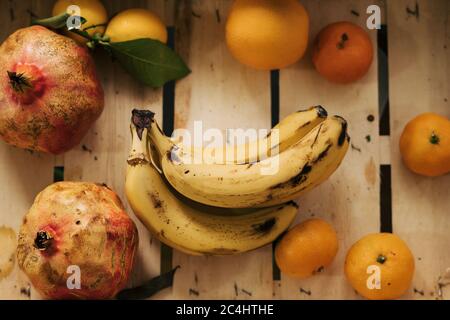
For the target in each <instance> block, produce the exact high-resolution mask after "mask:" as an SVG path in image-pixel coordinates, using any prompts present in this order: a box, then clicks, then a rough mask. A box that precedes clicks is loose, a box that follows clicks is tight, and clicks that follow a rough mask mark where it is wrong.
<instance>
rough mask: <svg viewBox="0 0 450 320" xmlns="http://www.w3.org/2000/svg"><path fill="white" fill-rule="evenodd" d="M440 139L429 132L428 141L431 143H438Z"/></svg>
mask: <svg viewBox="0 0 450 320" xmlns="http://www.w3.org/2000/svg"><path fill="white" fill-rule="evenodd" d="M440 140H441V139H439V137H438V136H437V135H436V133H435V132H434V131H433V132H432V133H431V136H430V143H431V144H439V141H440Z"/></svg>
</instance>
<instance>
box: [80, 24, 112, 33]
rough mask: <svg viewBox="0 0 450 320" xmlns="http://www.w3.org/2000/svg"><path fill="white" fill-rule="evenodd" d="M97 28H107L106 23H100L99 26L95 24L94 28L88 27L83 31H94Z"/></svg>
mask: <svg viewBox="0 0 450 320" xmlns="http://www.w3.org/2000/svg"><path fill="white" fill-rule="evenodd" d="M97 27H106V23H99V24H93V25H92V26H89V27H86V28H84V29H83V31H86V30H89V29H94V28H97Z"/></svg>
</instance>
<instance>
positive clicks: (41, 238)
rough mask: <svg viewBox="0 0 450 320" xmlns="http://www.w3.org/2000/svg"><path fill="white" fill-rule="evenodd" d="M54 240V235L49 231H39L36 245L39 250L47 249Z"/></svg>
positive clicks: (35, 241)
mask: <svg viewBox="0 0 450 320" xmlns="http://www.w3.org/2000/svg"><path fill="white" fill-rule="evenodd" d="M52 242H53V236H52V235H51V234H50V233H49V232H48V231H42V230H41V231H38V232H37V234H36V238H35V239H34V246H35V247H36V248H37V249H39V250H47V249H48V248H49V247H50V246H51V245H52Z"/></svg>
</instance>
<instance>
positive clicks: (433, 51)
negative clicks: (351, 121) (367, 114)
mask: <svg viewBox="0 0 450 320" xmlns="http://www.w3.org/2000/svg"><path fill="white" fill-rule="evenodd" d="M416 3H417V6H418V9H419V16H418V17H415V16H413V15H411V14H407V10H406V8H408V7H409V8H410V9H411V10H413V11H415V8H416ZM387 13H388V40H389V82H390V87H389V90H390V104H391V109H390V110H391V138H392V141H391V162H392V202H393V203H392V206H393V208H392V209H393V228H394V232H395V233H397V234H398V235H399V236H400V237H401V238H402V239H404V240H405V241H406V242H407V243H408V245H409V246H410V248H411V250H412V251H413V253H414V256H415V258H416V272H415V277H414V280H413V287H412V288H411V290H410V291H409V294H408V295H407V296H405V298H406V299H412V298H416V299H435V298H436V294H435V293H434V292H435V285H436V282H437V278H438V277H439V275H441V274H443V273H444V272H445V270H446V269H447V268H448V267H449V266H450V252H449V250H448V245H449V243H450V233H449V232H448V231H449V230H450V219H449V209H448V208H449V207H450V197H449V190H450V176H449V175H446V176H443V177H439V178H433V179H430V178H425V177H421V176H418V175H416V174H414V173H412V172H410V171H409V170H408V169H407V168H406V167H405V166H403V164H402V162H401V157H400V154H399V149H398V141H399V137H400V135H401V132H402V130H403V128H404V126H405V125H406V123H407V122H408V121H409V120H410V119H412V118H413V117H415V116H416V115H418V114H420V113H423V112H428V111H432V112H436V113H440V114H442V115H444V116H447V117H449V116H450V106H449V102H448V99H449V97H450V92H449V89H450V87H449V80H450V79H449V75H450V54H449V49H448V47H449V34H450V24H449V17H450V3H449V2H448V1H446V0H436V1H426V0H418V1H408V0H399V1H388V5H387ZM414 288H415V289H416V290H417V291H420V292H423V293H424V294H423V295H422V294H420V293H418V292H415V291H414ZM443 294H444V298H445V299H450V290H449V288H444V289H443Z"/></svg>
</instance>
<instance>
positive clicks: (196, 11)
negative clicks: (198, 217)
mask: <svg viewBox="0 0 450 320" xmlns="http://www.w3.org/2000/svg"><path fill="white" fill-rule="evenodd" d="M230 3H231V1H207V0H203V1H183V2H180V3H179V7H178V8H177V10H178V11H177V15H176V20H175V28H176V39H175V41H176V48H177V50H178V51H179V52H180V53H181V54H182V55H183V57H184V58H185V60H186V61H187V62H188V65H189V67H190V68H191V69H192V74H191V75H190V76H189V77H187V78H186V79H184V80H182V81H179V82H178V83H177V85H176V96H175V103H176V106H175V128H188V129H190V130H192V128H193V123H194V121H196V120H201V121H203V127H204V128H205V129H207V128H218V129H226V128H256V129H259V128H269V127H270V84H269V79H270V78H269V72H263V71H254V70H251V69H249V68H247V67H245V66H243V65H241V64H239V63H238V62H237V61H235V60H234V59H233V58H232V57H231V55H230V53H229V52H228V50H227V48H226V45H225V39H224V37H225V36H224V35H225V31H224V24H225V19H226V17H227V12H228V10H229V5H230ZM178 264H179V265H181V269H180V270H179V271H177V276H176V278H175V284H174V288H173V297H174V298H192V299H215V298H223V299H236V298H237V299H258V298H260V299H261V298H270V297H271V295H272V280H271V275H272V271H271V265H272V258H271V248H270V246H266V247H265V248H262V249H259V250H257V251H254V252H251V253H247V254H244V255H240V256H232V257H191V256H187V255H185V254H182V253H179V252H174V265H178ZM190 289H192V290H190Z"/></svg>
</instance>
